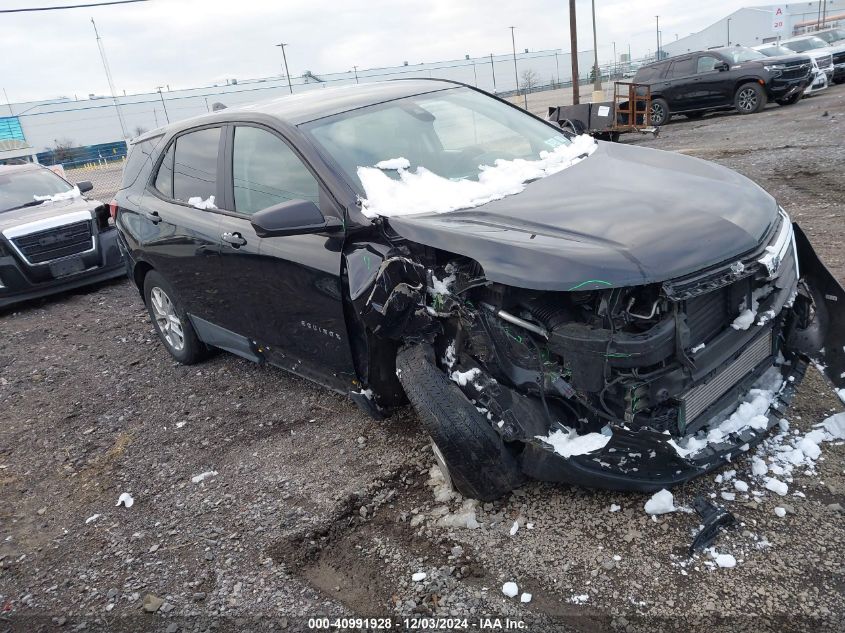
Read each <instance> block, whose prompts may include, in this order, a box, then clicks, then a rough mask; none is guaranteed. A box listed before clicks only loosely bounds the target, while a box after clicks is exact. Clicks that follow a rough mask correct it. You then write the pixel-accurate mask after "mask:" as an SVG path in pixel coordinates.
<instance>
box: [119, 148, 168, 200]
mask: <svg viewBox="0 0 845 633" xmlns="http://www.w3.org/2000/svg"><path fill="white" fill-rule="evenodd" d="M162 138H163V137H161V136H157V137H155V138H151V139H147V140H146V141H141V142H140V143H135V144H134V145H132V147H130V148H129V157H128V158H127V159H126V164H125V165H124V166H123V178H121V181H120V189H126V188H128V187H131V186H132V185H134V184H135V181H136V180H137V179H138V176H139V175H140V173H141V171H142V170H143V169H144V168H145V167H146V166H147V164H148V163H149V162H150V156H152V153H153V151H155V148H156V146H157V145H158V143H159V141H161V139H162Z"/></svg>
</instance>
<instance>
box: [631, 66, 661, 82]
mask: <svg viewBox="0 0 845 633" xmlns="http://www.w3.org/2000/svg"><path fill="white" fill-rule="evenodd" d="M665 68H666V65H665V64H656V65H654V66H646V67H645V68H640V69H639V70H638V71H637V74H636V76H635V77H634V82H636V83H644V84H647V83H650V82H652V81H657V80H658V79H660V76H661V75H662V74H663V70H664V69H665Z"/></svg>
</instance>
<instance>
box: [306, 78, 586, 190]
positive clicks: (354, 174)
mask: <svg viewBox="0 0 845 633" xmlns="http://www.w3.org/2000/svg"><path fill="white" fill-rule="evenodd" d="M304 129H305V130H306V132H307V133H309V134H310V135H311V136H312V138H313V139H314V140H315V141H316V142H317V144H319V145H320V146H321V147H322V148H323V149H324V150H325V151H326V152H327V153H328V154H329V155H331V157H332V158H334V160H335V161H337V163H338V164H339V165H340V167H341V168H342V169H343V171H344V172H345V173H346V175H347V177H348V179H349V182H350V183H352V184H353V186H355V187H357V188H358V189H359V190H360V191H361V192H363V185H362V183H361V180H360V178H359V174H358V168H359V167H372V166H374V165H376V164H377V163H380V162H382V161H386V160H388V159H395V158H404V159H407V162H408V163H409V165H408V166H409V167H410V168H411V169H415V168H417V167H423V168H425V169H427V170H428V171H431V172H433V173H434V174H437V175H438V176H441V177H442V178H446V179H449V180H471V181H477V180H478V178H479V175H480V173H481V172H480V170H479V165H493V164H494V162H495V161H496V160H497V159H505V160H514V159H528V160H537V159H538V158H540V152H542V151H547V152H550V151H552V150H554V149H555V148H557V147H559V146H565V145H569V144H570V141H569V140H567V138H566V137H565V136H564V135H563V134H561V133H560V132H559V131H557V130H555V129H554V128H552V127H551V126H549V125H548V124H546V123H543V122H541V121H538V120H537V119H535V118H534V117H531V116H529V115H527V114H525V113H524V112H522V111H521V110H518V109H517V108H513V107H511V106H509V105H507V104H504V103H502V102H500V101H498V100H497V99H492V98H490V97H488V96H485V95H483V94H481V93H478V92H476V91H474V90H471V89H469V88H457V89H449V90H441V91H438V92H432V93H428V94H423V95H417V96H413V97H405V98H402V99H397V100H395V101H389V102H387V103H382V104H378V105H373V106H369V107H366V108H361V109H358V110H352V111H350V112H345V113H343V114H339V115H337V116H333V117H329V118H327V119H323V120H320V121H316V122H314V123H311V124H309V125H306V126H304ZM388 175H390V176H391V177H392V178H398V174H397V172H396V171H392V172H390V173H389V174H388Z"/></svg>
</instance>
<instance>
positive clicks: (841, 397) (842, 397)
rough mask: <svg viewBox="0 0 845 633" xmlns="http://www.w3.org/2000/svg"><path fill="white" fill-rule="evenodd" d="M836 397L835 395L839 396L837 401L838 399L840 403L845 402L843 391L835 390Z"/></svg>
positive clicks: (844, 391)
mask: <svg viewBox="0 0 845 633" xmlns="http://www.w3.org/2000/svg"><path fill="white" fill-rule="evenodd" d="M836 395H837V396H839V399H840V400H841V401H842V402H845V389H837V390H836Z"/></svg>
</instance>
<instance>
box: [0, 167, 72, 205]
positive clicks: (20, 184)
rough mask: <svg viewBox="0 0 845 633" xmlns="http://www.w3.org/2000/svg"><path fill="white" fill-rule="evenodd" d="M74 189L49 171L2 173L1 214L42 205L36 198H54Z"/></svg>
mask: <svg viewBox="0 0 845 633" xmlns="http://www.w3.org/2000/svg"><path fill="white" fill-rule="evenodd" d="M72 189H73V187H71V186H70V185H69V184H68V183H67V182H65V181H64V180H62V179H61V178H60V177H59V176H57V175H56V174H54V173H53V172H52V171H50V170H49V169H26V170H21V171H18V170H13V171H9V172H7V173H5V174H3V173H0V213H2V212H3V211H11V210H12V209H18V208H20V207H26V206H35V205H37V204H41V201H40V200H36V199H35V196H54V195H56V194H59V193H67V192H69V191H71V190H72Z"/></svg>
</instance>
